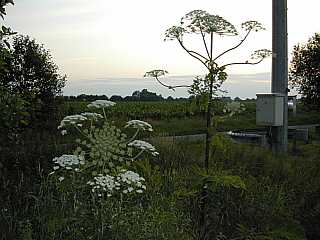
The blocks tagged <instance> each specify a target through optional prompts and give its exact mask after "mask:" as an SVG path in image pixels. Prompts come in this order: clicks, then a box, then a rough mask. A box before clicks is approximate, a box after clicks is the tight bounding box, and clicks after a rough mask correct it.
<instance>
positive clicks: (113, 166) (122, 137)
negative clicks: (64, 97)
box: [45, 100, 158, 239]
mask: <svg viewBox="0 0 320 240" xmlns="http://www.w3.org/2000/svg"><path fill="white" fill-rule="evenodd" d="M114 105H115V103H114V102H111V101H106V100H97V101H95V102H92V103H90V104H89V105H88V107H89V108H92V109H94V110H99V111H100V112H101V113H102V114H100V113H97V112H94V111H93V112H83V113H80V114H77V115H71V116H66V117H64V119H63V120H62V121H61V123H60V125H59V126H58V130H59V131H61V134H62V135H64V136H67V135H68V134H70V135H72V136H75V135H77V136H78V138H77V139H75V142H76V147H75V150H74V151H73V153H72V154H63V155H61V156H57V157H55V158H54V159H53V171H52V172H51V173H50V174H49V176H48V179H49V184H50V183H53V185H54V186H56V187H55V189H56V190H55V191H57V192H56V193H57V195H55V196H53V198H57V196H58V199H59V201H60V203H59V204H60V205H61V209H67V210H66V211H70V213H69V215H70V214H71V215H73V216H74V218H72V219H73V220H70V221H75V222H76V223H74V224H75V225H76V226H81V229H82V230H83V231H87V232H89V233H85V232H82V234H83V235H81V236H87V237H88V236H91V237H93V238H94V239H103V238H104V237H106V236H108V237H110V239H113V238H115V239H117V237H119V236H120V235H121V234H124V233H125V232H123V229H122V230H121V227H123V226H124V225H125V224H129V223H128V222H130V221H132V219H131V218H130V217H129V216H131V215H135V214H136V215H139V216H136V218H137V217H140V218H141V216H142V215H141V214H143V212H144V210H143V207H142V204H143V203H144V201H143V199H144V198H145V192H146V191H147V188H148V186H147V181H146V179H145V178H144V177H143V176H141V175H140V174H139V173H138V172H136V171H135V169H137V168H135V167H134V163H135V162H136V161H138V160H142V159H143V160H144V159H145V158H146V155H145V154H148V155H150V156H151V157H154V156H157V155H158V152H157V151H156V149H155V147H154V146H153V145H152V144H150V143H148V142H146V141H143V140H139V139H137V137H138V135H139V132H141V131H149V132H151V131H153V128H152V126H151V125H150V124H149V123H147V122H144V121H140V120H130V121H128V122H127V123H126V125H125V126H124V128H126V129H129V128H131V129H133V131H134V134H133V135H132V136H130V137H129V136H127V135H126V134H125V133H123V132H122V131H121V130H120V129H119V128H117V127H116V126H114V125H113V123H112V122H111V121H109V120H108V119H107V114H106V112H107V111H108V108H112V107H114ZM75 132H77V134H75ZM128 132H129V131H128ZM70 202H72V204H71V203H70ZM132 209H135V210H132ZM53 215H55V214H53ZM56 215H57V214H56ZM58 215H59V214H58ZM62 215H65V213H62ZM124 215H126V216H128V219H123V218H124ZM49 218H52V216H51V217H50V215H49ZM67 218H68V217H67ZM63 219H66V216H64V217H63ZM45 221H46V222H47V224H48V226H51V227H52V219H51V220H50V219H49V220H45ZM65 221H66V220H65ZM137 221H138V220H137ZM50 222H51V224H50ZM54 226H55V225H54ZM48 228H50V227H48ZM52 228H53V230H50V229H49V230H46V231H49V232H50V231H51V232H53V235H52V236H54V237H58V235H56V234H57V232H59V231H58V230H59V228H57V227H52ZM64 229H65V228H64ZM81 229H80V231H73V230H72V231H71V230H70V231H71V232H72V237H79V236H80V235H79V234H80V233H81V231H82V230H81ZM90 229H91V230H90ZM119 229H120V230H119ZM79 232H80V233H79ZM112 232H113V234H116V236H112V234H111V233H112ZM115 232H116V233H115ZM60 233H61V231H60ZM120 233H121V234H120ZM119 234H120V235H119Z"/></svg>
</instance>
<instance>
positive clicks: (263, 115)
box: [256, 93, 285, 127]
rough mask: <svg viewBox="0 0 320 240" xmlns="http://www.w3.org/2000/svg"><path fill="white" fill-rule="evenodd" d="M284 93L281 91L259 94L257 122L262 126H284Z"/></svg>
mask: <svg viewBox="0 0 320 240" xmlns="http://www.w3.org/2000/svg"><path fill="white" fill-rule="evenodd" d="M284 97H285V96H284V95H283V94H281V93H261V94H257V102H256V123H257V125H262V126H278V127H279V126H283V117H284Z"/></svg>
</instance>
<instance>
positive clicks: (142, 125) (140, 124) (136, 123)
mask: <svg viewBox="0 0 320 240" xmlns="http://www.w3.org/2000/svg"><path fill="white" fill-rule="evenodd" d="M127 127H131V128H137V129H140V130H146V131H149V132H152V131H153V129H152V126H151V125H150V124H149V123H147V122H144V121H140V120H130V121H128V122H127V125H126V126H125V128H127Z"/></svg>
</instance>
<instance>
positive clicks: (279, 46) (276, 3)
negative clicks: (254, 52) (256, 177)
mask: <svg viewBox="0 0 320 240" xmlns="http://www.w3.org/2000/svg"><path fill="white" fill-rule="evenodd" d="M287 32H288V31H287V0H272V52H273V55H272V85H271V92H272V93H281V94H283V95H284V96H285V97H284V113H283V114H284V116H283V126H280V127H272V149H273V151H274V152H275V153H285V152H287V149H288V34H287Z"/></svg>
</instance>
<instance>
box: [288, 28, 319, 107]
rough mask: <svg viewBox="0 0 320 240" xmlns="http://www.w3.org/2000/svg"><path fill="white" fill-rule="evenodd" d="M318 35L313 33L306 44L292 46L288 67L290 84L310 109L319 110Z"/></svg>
mask: <svg viewBox="0 0 320 240" xmlns="http://www.w3.org/2000/svg"><path fill="white" fill-rule="evenodd" d="M319 59H320V34H319V33H315V35H314V36H313V37H311V38H310V39H309V41H308V42H307V43H306V44H298V45H296V46H294V49H293V57H292V60H291V65H290V75H289V79H290V83H291V84H292V86H293V87H294V88H296V89H298V91H299V93H300V94H302V97H303V101H304V102H305V104H307V105H308V106H309V107H311V108H316V109H319V108H320V104H319V103H320V84H319V82H320V61H319Z"/></svg>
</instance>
